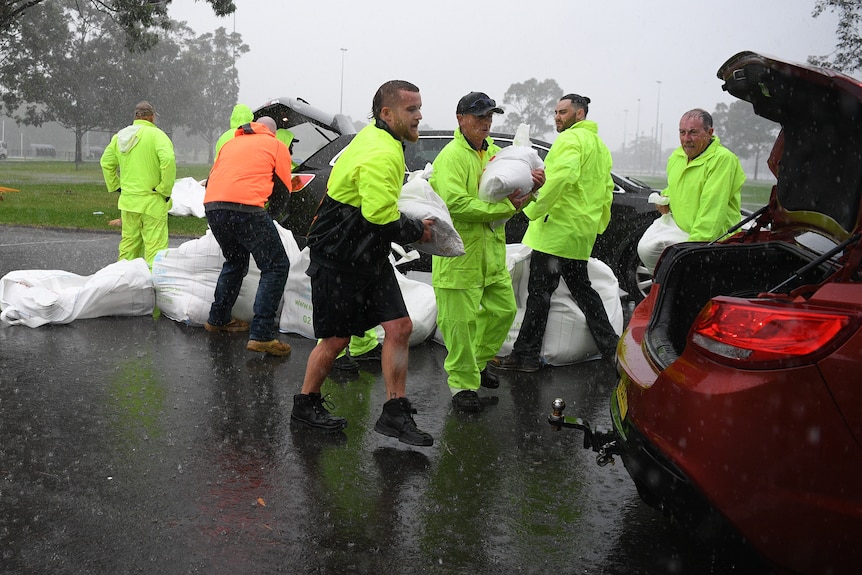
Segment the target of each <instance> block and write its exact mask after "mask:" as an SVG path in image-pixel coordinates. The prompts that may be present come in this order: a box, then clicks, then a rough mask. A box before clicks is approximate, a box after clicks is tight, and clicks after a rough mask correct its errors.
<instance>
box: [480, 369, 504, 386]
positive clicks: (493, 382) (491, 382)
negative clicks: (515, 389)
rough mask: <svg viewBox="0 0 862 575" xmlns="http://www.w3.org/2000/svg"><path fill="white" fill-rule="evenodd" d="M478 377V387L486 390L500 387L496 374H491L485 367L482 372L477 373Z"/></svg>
mask: <svg viewBox="0 0 862 575" xmlns="http://www.w3.org/2000/svg"><path fill="white" fill-rule="evenodd" d="M479 376H480V380H479V381H480V382H481V383H480V385H481V386H482V387H486V388H488V389H497V388H498V387H500V378H499V377H497V374H495V373H491V370H490V369H488V368H487V367H485V369H483V370H482V371H480V372H479Z"/></svg>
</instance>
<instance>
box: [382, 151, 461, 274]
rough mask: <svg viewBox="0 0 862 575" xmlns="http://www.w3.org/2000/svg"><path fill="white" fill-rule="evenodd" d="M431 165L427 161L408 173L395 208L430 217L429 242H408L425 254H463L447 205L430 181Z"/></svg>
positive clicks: (418, 215)
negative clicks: (423, 165) (422, 168)
mask: <svg viewBox="0 0 862 575" xmlns="http://www.w3.org/2000/svg"><path fill="white" fill-rule="evenodd" d="M431 171H432V167H431V164H427V165H426V166H425V169H424V170H418V171H416V172H412V173H410V175H408V176H407V183H405V184H404V186H403V187H402V188H401V196H400V197H399V198H398V210H399V211H400V212H401V213H402V214H404V215H405V216H408V217H410V218H417V219H420V220H425V219H433V220H435V222H434V225H433V226H431V241H430V242H426V243H419V242H416V243H415V244H411V246H412V247H413V248H415V249H416V250H418V251H420V252H425V253H428V254H432V255H436V256H443V257H455V256H462V255H464V242H463V241H462V240H461V236H460V234H458V232H457V231H456V230H455V226H454V224H453V223H452V216H450V215H449V208H447V207H446V202H444V201H443V198H441V197H440V196H439V195H437V192H435V191H434V188H432V187H431V184H430V183H428V178H430V177H431Z"/></svg>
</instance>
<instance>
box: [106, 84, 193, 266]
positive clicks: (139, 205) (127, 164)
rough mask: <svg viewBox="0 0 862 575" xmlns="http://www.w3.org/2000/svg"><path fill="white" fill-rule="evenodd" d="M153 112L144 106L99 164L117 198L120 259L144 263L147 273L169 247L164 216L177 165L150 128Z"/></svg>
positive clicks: (167, 142) (169, 147)
mask: <svg viewBox="0 0 862 575" xmlns="http://www.w3.org/2000/svg"><path fill="white" fill-rule="evenodd" d="M155 117H156V111H155V109H154V108H153V106H152V104H150V103H149V102H146V101H143V102H139V103H138V105H137V106H135V119H134V121H133V122H132V125H131V126H126V127H125V128H123V129H122V130H120V131H119V132H117V133H116V134H115V135H114V136H113V137H112V138H111V141H110V143H109V144H108V145H107V146H106V147H105V151H104V152H103V153H102V158H101V160H100V164H101V166H102V174H103V176H104V178H105V184H106V185H107V187H108V191H109V192H119V194H120V199H119V201H118V202H117V207H118V208H119V209H120V219H121V220H122V236H121V239H120V247H119V252H120V256H119V259H121V260H133V259H136V258H140V257H142V258H144V259H145V260H146V261H147V265H149V266H150V268H152V267H153V260H154V259H155V257H156V254H157V253H158V252H159V251H161V250H164V249H167V247H168V211H169V210H170V209H171V191H172V190H173V188H174V179H176V174H177V165H176V160H175V158H174V145H173V143H171V139H170V138H168V136H167V134H165V133H164V132H163V131H161V130H160V129H158V128H157V127H156V125H155V121H156V118H155Z"/></svg>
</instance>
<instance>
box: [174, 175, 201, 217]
mask: <svg viewBox="0 0 862 575" xmlns="http://www.w3.org/2000/svg"><path fill="white" fill-rule="evenodd" d="M205 194H206V188H204V186H203V185H202V184H201V183H200V182H198V181H197V180H196V179H194V178H180V179H179V180H177V181H176V182H174V187H173V189H172V190H171V204H172V206H171V209H170V210H168V213H169V214H170V215H172V216H194V217H196V218H205V217H206V213H205V212H204V195H205Z"/></svg>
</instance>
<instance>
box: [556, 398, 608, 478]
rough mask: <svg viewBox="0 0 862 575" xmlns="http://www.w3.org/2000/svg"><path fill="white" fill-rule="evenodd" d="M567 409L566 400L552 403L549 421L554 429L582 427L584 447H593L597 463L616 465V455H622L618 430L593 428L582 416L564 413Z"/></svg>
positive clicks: (558, 399) (557, 400) (601, 465)
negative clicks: (571, 415) (569, 415)
mask: <svg viewBox="0 0 862 575" xmlns="http://www.w3.org/2000/svg"><path fill="white" fill-rule="evenodd" d="M565 409H566V402H565V401H563V400H562V399H561V398H559V397H558V398H557V399H555V400H554V402H553V403H552V404H551V415H549V416H548V423H550V424H551V427H553V428H554V431H559V430H560V429H561V428H563V427H569V428H574V429H580V430H581V431H583V432H584V449H592V450H593V451H595V452H596V453H597V454H598V455H596V463H598V464H599V466H600V467H604V466H605V465H607V464H608V463H610V464H611V465H614V464H615V463H616V461H614V455H622V448H621V447H620V437H619V435H617V433H616V431H614V430H611V431H605V430H603V429H601V428H599V427H597V428H596V429H595V430H593V429H592V428H591V427H590V423H589V422H588V421H587V420H585V419H581V418H580V417H567V416H564V415H563V411H564V410H565Z"/></svg>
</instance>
